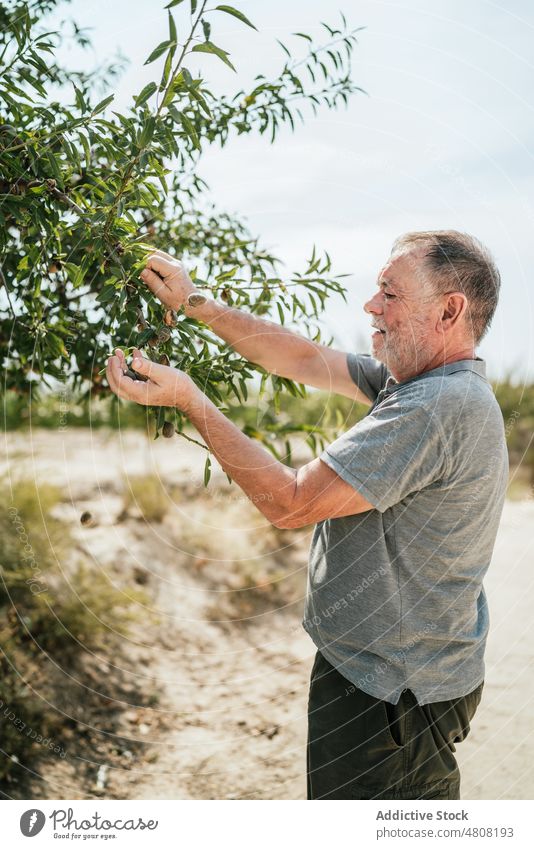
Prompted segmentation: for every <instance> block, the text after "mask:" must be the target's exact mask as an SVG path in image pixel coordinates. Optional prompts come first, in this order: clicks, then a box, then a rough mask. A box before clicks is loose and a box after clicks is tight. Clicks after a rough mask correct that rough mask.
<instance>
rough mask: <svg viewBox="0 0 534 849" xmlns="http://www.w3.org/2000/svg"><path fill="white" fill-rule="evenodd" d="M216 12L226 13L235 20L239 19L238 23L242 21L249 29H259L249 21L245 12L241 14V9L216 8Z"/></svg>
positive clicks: (229, 7)
mask: <svg viewBox="0 0 534 849" xmlns="http://www.w3.org/2000/svg"><path fill="white" fill-rule="evenodd" d="M215 10H216V11H219V12H226V14H227V15H232V16H233V17H234V18H237V20H238V21H241V22H242V23H244V24H246V25H247V26H248V27H252V29H255V30H257V29H258V28H257V27H255V26H254V24H253V23H252V22H251V21H249V19H248V18H247V16H246V15H244V14H243V12H240V11H239V9H234V8H233V6H215Z"/></svg>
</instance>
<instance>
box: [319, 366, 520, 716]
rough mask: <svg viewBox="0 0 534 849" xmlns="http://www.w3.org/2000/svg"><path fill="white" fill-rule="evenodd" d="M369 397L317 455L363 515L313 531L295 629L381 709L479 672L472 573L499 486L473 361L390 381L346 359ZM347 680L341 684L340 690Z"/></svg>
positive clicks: (496, 511) (484, 625)
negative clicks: (367, 405) (366, 407)
mask: <svg viewBox="0 0 534 849" xmlns="http://www.w3.org/2000/svg"><path fill="white" fill-rule="evenodd" d="M347 362H348V367H349V371H350V373H351V375H352V377H353V379H354V381H355V383H356V384H357V385H358V386H359V387H360V388H361V389H362V390H363V392H364V393H365V394H366V395H367V396H368V397H369V398H370V399H371V400H372V401H373V402H374V403H373V407H372V408H371V410H370V412H369V413H368V415H367V416H366V417H365V418H364V419H362V421H360V422H358V424H356V425H355V426H354V427H353V428H351V429H350V430H348V431H347V432H346V433H345V434H343V435H342V436H341V437H340V438H339V439H337V440H336V441H335V442H333V443H332V444H331V445H329V446H328V448H326V450H325V451H324V452H323V453H322V454H321V460H322V461H323V462H324V463H326V464H327V465H328V466H330V468H332V469H333V470H334V471H335V472H337V474H338V475H340V477H342V478H343V480H345V481H346V482H347V483H349V484H351V486H353V487H354V488H355V489H357V490H358V492H360V493H361V494H362V495H363V496H364V497H365V498H366V499H367V501H369V503H370V504H372V505H373V508H374V509H372V510H368V511H367V512H365V513H360V514H359V515H355V516H346V517H344V518H341V519H326V520H325V521H323V522H320V523H319V524H318V525H317V526H316V528H315V531H314V534H313V539H312V543H311V550H310V564H309V572H308V591H307V597H306V605H305V612H304V620H303V623H302V624H303V626H304V628H305V629H306V631H307V632H308V633H309V635H310V636H311V638H312V640H313V641H314V643H315V645H316V646H317V648H319V649H320V650H321V652H322V653H323V654H324V656H325V657H326V659H327V660H328V661H329V662H330V663H331V664H332V665H333V666H335V667H336V668H337V669H338V671H339V672H340V673H341V674H342V675H344V676H345V678H347V679H348V682H351V683H352V684H354V685H355V686H356V687H358V688H360V689H361V690H364V691H365V692H366V693H368V694H370V695H372V696H374V697H375V698H379V699H385V700H387V701H389V702H392V703H393V704H396V703H397V702H398V700H399V697H400V694H401V692H402V691H403V690H405V689H410V690H412V691H413V693H414V694H415V696H416V698H417V700H418V701H419V703H420V704H426V703H428V702H436V701H443V700H445V699H453V698H458V697H460V696H464V695H466V694H467V693H469V692H471V691H472V690H474V689H475V687H477V686H478V684H480V683H481V681H482V680H483V679H484V659H483V657H484V649H485V644H486V637H487V633H488V626H489V618H488V607H487V602H486V596H485V593H484V588H483V584H482V580H483V578H484V575H485V573H486V570H487V568H488V566H489V563H490V560H491V555H492V551H493V546H494V543H495V537H496V534H497V527H498V524H499V520H500V516H501V512H502V507H503V502H504V496H505V490H506V484H507V479H508V457H507V451H506V443H505V437H504V427H503V420H502V415H501V411H500V409H499V406H498V404H497V401H496V400H495V396H494V394H493V390H492V388H491V385H490V384H489V383H488V381H487V380H486V378H485V363H484V361H483V360H480V359H476V360H460V361H458V362H455V363H450V364H448V365H445V366H441V367H440V368H436V369H433V370H432V371H428V372H425V373H424V374H421V375H418V376H417V377H414V378H412V379H411V380H407V381H404V382H402V383H397V382H396V381H395V379H394V378H393V377H392V376H391V375H389V373H388V371H387V369H386V367H385V366H383V365H382V364H381V363H379V362H378V361H377V360H374V359H373V358H372V357H369V356H366V355H357V354H349V355H348V359H347ZM348 686H350V684H348Z"/></svg>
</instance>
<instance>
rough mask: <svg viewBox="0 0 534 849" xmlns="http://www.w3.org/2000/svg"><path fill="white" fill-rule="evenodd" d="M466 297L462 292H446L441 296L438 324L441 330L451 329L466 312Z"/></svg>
mask: <svg viewBox="0 0 534 849" xmlns="http://www.w3.org/2000/svg"><path fill="white" fill-rule="evenodd" d="M467 307H468V303H467V298H466V297H465V295H464V294H463V293H462V292H448V293H447V295H445V296H444V298H443V308H442V313H441V317H440V320H439V325H440V329H441V330H451V329H452V328H453V327H454V326H455V325H456V324H457V322H458V320H459V319H460V318H461V317H462V316H465V314H466V312H467Z"/></svg>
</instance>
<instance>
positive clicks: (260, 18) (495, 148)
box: [65, 0, 534, 381]
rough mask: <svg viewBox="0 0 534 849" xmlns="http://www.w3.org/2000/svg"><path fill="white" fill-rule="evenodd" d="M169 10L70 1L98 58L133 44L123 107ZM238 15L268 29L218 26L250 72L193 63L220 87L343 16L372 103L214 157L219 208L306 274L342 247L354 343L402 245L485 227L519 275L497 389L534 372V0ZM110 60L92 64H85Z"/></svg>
mask: <svg viewBox="0 0 534 849" xmlns="http://www.w3.org/2000/svg"><path fill="white" fill-rule="evenodd" d="M165 2H166V0H161V2H159V0H150V2H148V0H113V2H110V0H74V2H73V3H72V4H71V5H70V7H65V11H66V12H67V13H68V14H69V15H72V16H73V17H74V18H75V19H76V20H77V21H78V22H79V23H81V24H83V25H86V26H90V27H93V32H92V38H93V40H94V44H95V48H96V50H95V53H96V57H98V58H99V59H102V58H104V57H106V56H109V55H110V54H112V53H113V52H114V51H115V50H116V49H117V48H120V49H121V51H122V52H123V53H124V54H125V55H126V56H127V57H128V58H129V59H130V66H129V68H128V70H127V71H126V73H125V74H124V76H123V78H122V79H121V81H120V83H119V85H118V86H117V92H116V103H117V104H118V105H119V107H127V106H128V104H129V102H130V100H131V95H132V94H134V93H137V92H139V90H140V89H141V88H142V86H143V85H144V84H145V83H146V82H148V81H149V80H150V79H152V76H153V72H152V66H149V67H143V62H144V60H145V58H146V57H147V55H148V53H149V52H150V51H151V50H152V48H153V47H154V46H155V45H156V44H157V43H158V42H159V41H161V40H163V39H164V38H166V37H167V23H166V14H167V13H166V12H165V11H164V8H163V7H164V5H165ZM214 5H216V4H214ZM235 5H236V6H237V7H238V8H240V9H241V10H242V11H244V12H245V13H246V14H247V15H248V16H249V17H250V18H251V19H252V20H253V22H254V23H255V24H256V26H257V27H258V29H259V32H258V33H255V32H254V31H253V30H251V29H249V28H248V27H245V26H243V25H242V24H241V23H239V22H238V21H236V20H234V19H233V18H230V17H228V16H227V15H224V14H221V13H215V14H213V15H212V16H211V18H210V19H211V21H212V25H213V33H212V35H213V40H214V41H216V43H217V44H220V45H221V46H222V47H224V48H225V49H227V50H229V51H230V52H231V54H232V61H233V62H234V64H235V65H236V68H237V70H238V73H237V75H236V74H233V73H232V72H231V71H230V70H229V69H226V68H225V67H224V66H223V65H222V64H221V63H220V62H219V61H218V60H217V59H215V58H213V57H205V58H203V57H201V61H200V62H199V61H197V57H195V63H194V65H192V64H191V62H190V63H189V65H190V67H191V68H192V70H196V69H197V68H199V67H200V68H202V70H203V71H204V72H205V73H206V74H207V75H208V77H209V81H210V83H212V86H211V87H212V88H213V90H214V91H217V90H224V91H232V89H234V88H236V89H237V88H240V87H242V86H245V87H246V86H247V85H249V84H250V83H251V81H252V78H253V77H254V75H255V74H257V73H260V72H261V73H265V74H270V73H273V72H274V71H275V70H276V68H277V67H279V66H280V65H281V62H282V53H281V51H280V48H279V47H278V45H277V44H276V39H277V38H281V39H283V40H286V37H287V36H288V34H289V33H291V32H294V31H296V30H299V31H303V30H304V31H306V32H310V34H312V35H315V34H317V35H318V36H319V34H320V27H319V22H320V21H321V20H325V21H327V22H328V23H330V22H332V21H336V19H337V10H338V9H341V10H342V11H343V12H344V13H345V15H346V17H347V19H348V21H349V23H350V24H351V25H353V26H354V27H357V26H365V27H366V29H365V30H364V31H363V32H362V33H360V36H359V46H358V47H357V48H356V51H355V54H354V63H353V77H354V80H355V82H356V84H357V85H360V86H362V87H363V88H364V89H365V90H366V91H367V92H368V95H369V96H365V95H361V94H356V95H354V97H353V99H352V101H351V103H350V105H349V107H348V109H346V110H345V109H343V110H340V111H338V112H335V113H334V112H328V111H323V112H321V114H320V115H319V116H318V117H317V118H313V117H312V116H311V115H310V118H309V120H308V122H307V123H306V124H305V125H304V126H301V127H298V128H297V130H296V132H295V133H294V134H291V132H289V131H288V132H284V133H283V134H282V135H280V137H279V139H278V142H277V143H276V144H275V145H274V146H273V147H271V146H269V144H268V142H267V141H266V140H263V139H261V138H255V137H251V136H249V137H241V138H236V139H235V140H232V142H231V143H230V144H229V145H228V147H227V148H226V149H224V150H222V151H220V150H216V149H213V150H208V151H207V152H206V154H205V155H204V156H203V159H202V168H201V175H202V176H203V177H205V178H206V179H207V181H208V183H209V184H210V186H211V188H212V193H213V198H214V200H215V201H216V202H217V203H218V204H219V205H220V206H221V208H224V209H226V210H228V211H230V212H237V213H238V214H239V215H241V216H244V217H245V218H246V219H247V220H248V223H249V225H250V228H251V230H252V231H253V232H254V233H255V234H259V235H260V236H261V237H262V241H263V243H264V244H267V245H268V246H270V247H273V248H274V250H275V252H276V253H277V254H278V255H279V256H280V257H281V258H282V259H283V260H284V261H285V262H286V263H287V266H288V268H289V269H295V268H301V269H302V268H303V266H304V261H305V259H306V257H307V256H309V254H310V252H311V246H312V245H313V244H316V245H317V246H318V247H320V248H325V249H327V250H328V251H329V253H330V255H331V256H332V259H333V260H334V262H335V267H336V269H337V270H338V271H339V272H350V274H351V276H350V277H349V278H347V280H346V283H347V286H348V289H349V307H348V308H347V306H346V305H345V304H344V303H343V301H342V300H341V299H336V300H335V301H332V303H331V305H330V306H329V307H328V309H327V314H326V323H327V326H328V328H329V330H330V331H331V332H332V333H333V334H334V336H335V338H336V341H337V343H338V345H339V346H340V347H344V348H346V349H357V350H368V346H369V338H370V333H369V318H368V317H367V316H366V315H365V314H364V313H363V310H362V304H363V302H364V300H366V298H367V297H369V295H370V294H371V293H372V291H373V289H374V286H375V279H376V274H377V271H378V269H379V268H380V266H381V265H382V264H383V263H384V260H385V258H386V257H387V255H388V254H389V250H390V246H391V243H392V241H393V240H394V238H395V237H396V236H397V235H399V234H400V233H402V232H404V231H406V230H413V229H417V230H422V229H437V228H444V227H452V228H455V229H461V230H466V231H468V232H471V233H473V234H474V235H476V236H478V237H479V238H480V239H481V240H482V241H483V242H485V243H486V244H487V245H488V247H489V248H490V249H491V251H492V252H493V254H494V256H495V258H496V260H497V263H498V265H499V267H500V270H501V274H502V278H503V290H502V295H501V303H500V307H499V309H498V311H497V314H496V317H495V320H494V325H493V327H492V329H491V330H490V332H489V334H488V336H487V337H486V339H485V340H484V342H483V343H482V345H481V348H480V351H479V353H480V355H481V356H483V357H485V358H486V359H487V362H488V369H489V373H490V375H491V376H492V377H493V378H495V379H499V378H500V377H504V376H505V375H506V374H508V373H511V374H513V376H514V378H515V379H516V380H518V381H521V380H523V379H524V378H525V377H526V376H527V375H528V376H529V377H534V352H533V345H532V337H533V333H532V331H533V328H534V320H533V319H534V309H533V300H534V297H533V287H532V273H531V270H532V268H533V265H534V191H533V189H534V179H533V156H532V147H533V145H532V142H533V140H534V139H533V136H534V122H533V114H532V112H533V103H532V92H533V91H534V66H533V63H532V61H531V59H532V49H531V46H532V41H533V38H534V8H533V6H534V4H532V3H530V2H528V0H507V2H506V5H505V4H504V1H503V2H501V3H497V2H489V0H470V2H469V3H466V2H465V0H411V2H408V3H405V2H400V0H391V2H385V0H361V1H360V2H357V3H356V2H347V0H340V2H339V5H336V6H334V5H333V4H332V3H331V2H329V0H296V2H288V0H284V2H282V0H269V2H265V0H263V2H261V0H248V2H244V1H243V0H235ZM188 6H189V4H188V3H184V4H183V10H184V11H186V10H187V7H188ZM180 9H181V7H180V6H179V7H177V9H176V10H175V12H176V15H175V16H176V19H177V22H178V24H179V25H180V20H181V17H180V16H181V15H183V14H184V11H180ZM184 23H185V21H184ZM182 31H183V30H182ZM323 32H324V31H323ZM321 37H322V36H321ZM295 46H296V40H295ZM71 58H73V59H74V58H77V57H74V56H72V57H71ZM94 58H95V54H88V55H87V57H86V59H85V61H86V62H91V61H93V60H94Z"/></svg>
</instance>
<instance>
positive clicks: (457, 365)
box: [384, 357, 486, 391]
mask: <svg viewBox="0 0 534 849" xmlns="http://www.w3.org/2000/svg"><path fill="white" fill-rule="evenodd" d="M457 371H471V372H474V373H475V374H478V375H479V376H480V377H481V378H482V379H483V380H486V361H485V360H483V359H482V358H481V357H476V358H475V359H474V360H456V361H455V362H454V363H446V364H445V365H442V366H438V367H437V368H433V369H431V370H430V371H424V372H422V373H421V374H416V375H414V377H410V378H408V380H403V381H401V382H400V383H398V382H397V381H396V380H395V378H394V377H393V375H391V374H390V375H389V377H388V379H387V380H386V384H385V386H384V389H385V390H389V391H391V390H393V389H397V387H399V386H406V385H407V384H408V383H413V382H414V381H416V380H423V378H425V377H436V376H437V377H444V376H445V375H448V374H455V372H457Z"/></svg>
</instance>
